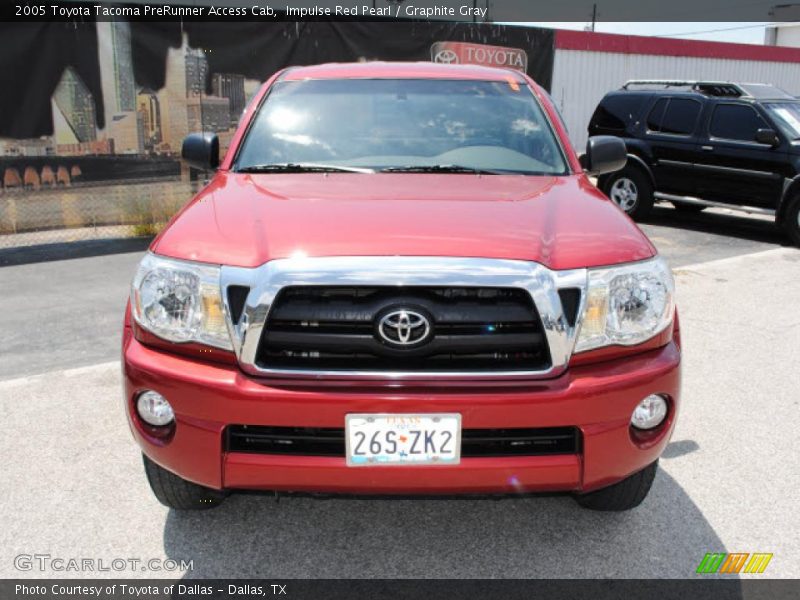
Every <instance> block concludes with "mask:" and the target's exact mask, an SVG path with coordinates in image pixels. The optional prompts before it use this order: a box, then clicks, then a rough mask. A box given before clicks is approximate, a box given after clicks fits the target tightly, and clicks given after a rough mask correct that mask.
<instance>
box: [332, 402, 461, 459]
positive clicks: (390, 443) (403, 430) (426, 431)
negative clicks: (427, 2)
mask: <svg viewBox="0 0 800 600" xmlns="http://www.w3.org/2000/svg"><path fill="white" fill-rule="evenodd" d="M345 439H346V445H347V465H348V466H351V467H367V466H369V467H377V466H387V465H457V464H458V463H459V462H460V460H461V415H459V414H419V415H397V414H354V415H346V416H345Z"/></svg>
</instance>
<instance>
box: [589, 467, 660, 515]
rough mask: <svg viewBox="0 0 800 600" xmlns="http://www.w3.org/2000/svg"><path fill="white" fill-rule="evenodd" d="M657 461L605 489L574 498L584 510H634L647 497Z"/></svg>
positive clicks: (656, 468)
mask: <svg viewBox="0 0 800 600" xmlns="http://www.w3.org/2000/svg"><path fill="white" fill-rule="evenodd" d="M657 470H658V461H656V462H654V463H653V464H651V465H649V466H647V467H645V468H644V469H642V470H641V471H639V472H638V473H634V474H633V475H631V476H630V477H628V478H627V479H623V480H622V481H620V482H619V483H615V484H614V485H610V486H608V487H607V488H603V489H601V490H597V491H595V492H589V493H588V494H581V495H579V496H575V500H576V501H577V502H578V504H580V505H581V506H582V507H584V508H589V509H591V510H603V511H622V510H630V509H632V508H636V507H637V506H639V505H640V504H641V503H642V500H644V499H645V498H646V497H647V494H648V492H649V491H650V488H651V487H652V485H653V479H655V476H656V471H657Z"/></svg>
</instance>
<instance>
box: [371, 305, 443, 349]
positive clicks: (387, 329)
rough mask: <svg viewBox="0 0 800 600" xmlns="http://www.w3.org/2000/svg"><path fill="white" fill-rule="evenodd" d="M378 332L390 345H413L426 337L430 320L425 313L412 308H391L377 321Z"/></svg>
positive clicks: (429, 331) (429, 330)
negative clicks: (391, 309)
mask: <svg viewBox="0 0 800 600" xmlns="http://www.w3.org/2000/svg"><path fill="white" fill-rule="evenodd" d="M378 333H379V334H380V336H381V338H383V340H384V341H385V342H388V343H390V344H392V345H395V346H413V345H417V344H420V343H422V342H424V341H426V340H427V339H428V337H429V336H430V334H431V322H430V321H429V320H428V318H427V317H426V316H425V315H422V314H420V313H418V312H416V311H413V310H407V309H399V310H393V311H391V312H388V313H386V314H385V315H384V316H383V317H382V318H381V320H380V321H379V322H378Z"/></svg>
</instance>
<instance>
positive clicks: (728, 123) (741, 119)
mask: <svg viewBox="0 0 800 600" xmlns="http://www.w3.org/2000/svg"><path fill="white" fill-rule="evenodd" d="M768 127H769V125H767V123H766V121H764V119H762V118H761V115H759V114H758V113H757V112H756V111H755V109H754V108H753V107H752V106H747V105H745V104H718V105H717V106H716V108H714V114H712V115H711V126H710V127H709V131H710V133H711V136H712V137H716V138H724V139H727V140H742V141H745V142H754V141H755V139H756V131H757V130H758V129H765V128H768Z"/></svg>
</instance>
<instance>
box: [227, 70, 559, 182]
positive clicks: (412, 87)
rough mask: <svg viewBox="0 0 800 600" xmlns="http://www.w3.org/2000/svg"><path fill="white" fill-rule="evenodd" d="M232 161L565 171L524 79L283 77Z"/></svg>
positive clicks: (298, 166) (240, 167) (295, 167)
mask: <svg viewBox="0 0 800 600" xmlns="http://www.w3.org/2000/svg"><path fill="white" fill-rule="evenodd" d="M234 169H235V170H237V171H249V172H258V171H261V172H266V173H270V172H280V171H282V170H283V171H287V170H288V171H293V172H302V171H304V170H308V171H322V170H331V171H349V172H372V171H383V170H386V171H400V172H402V171H404V170H408V171H410V172H428V171H430V172H439V173H465V172H467V173H468V172H481V173H519V174H526V175H533V174H543V175H557V174H565V173H566V172H567V168H566V161H565V159H564V155H563V153H562V151H561V148H560V146H559V145H558V143H557V141H556V138H555V134H554V133H553V131H552V129H551V128H550V125H549V122H548V121H547V119H546V117H545V114H544V112H543V109H542V108H541V107H540V105H539V103H538V101H537V100H536V98H535V97H534V96H533V94H532V93H531V90H530V89H528V87H527V86H526V85H524V84H522V83H518V82H516V81H514V80H509V81H508V82H505V81H502V82H496V81H462V80H441V79H333V80H306V81H288V82H279V83H277V84H275V85H274V86H273V87H272V89H271V90H270V92H269V96H268V97H267V98H266V100H265V101H264V102H263V104H262V106H261V108H260V110H259V111H258V113H257V114H256V115H255V116H254V119H253V123H252V125H251V127H250V130H249V131H248V133H247V135H246V137H245V139H244V141H243V143H242V146H241V148H240V151H239V153H238V156H237V158H236V161H235V165H234Z"/></svg>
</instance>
